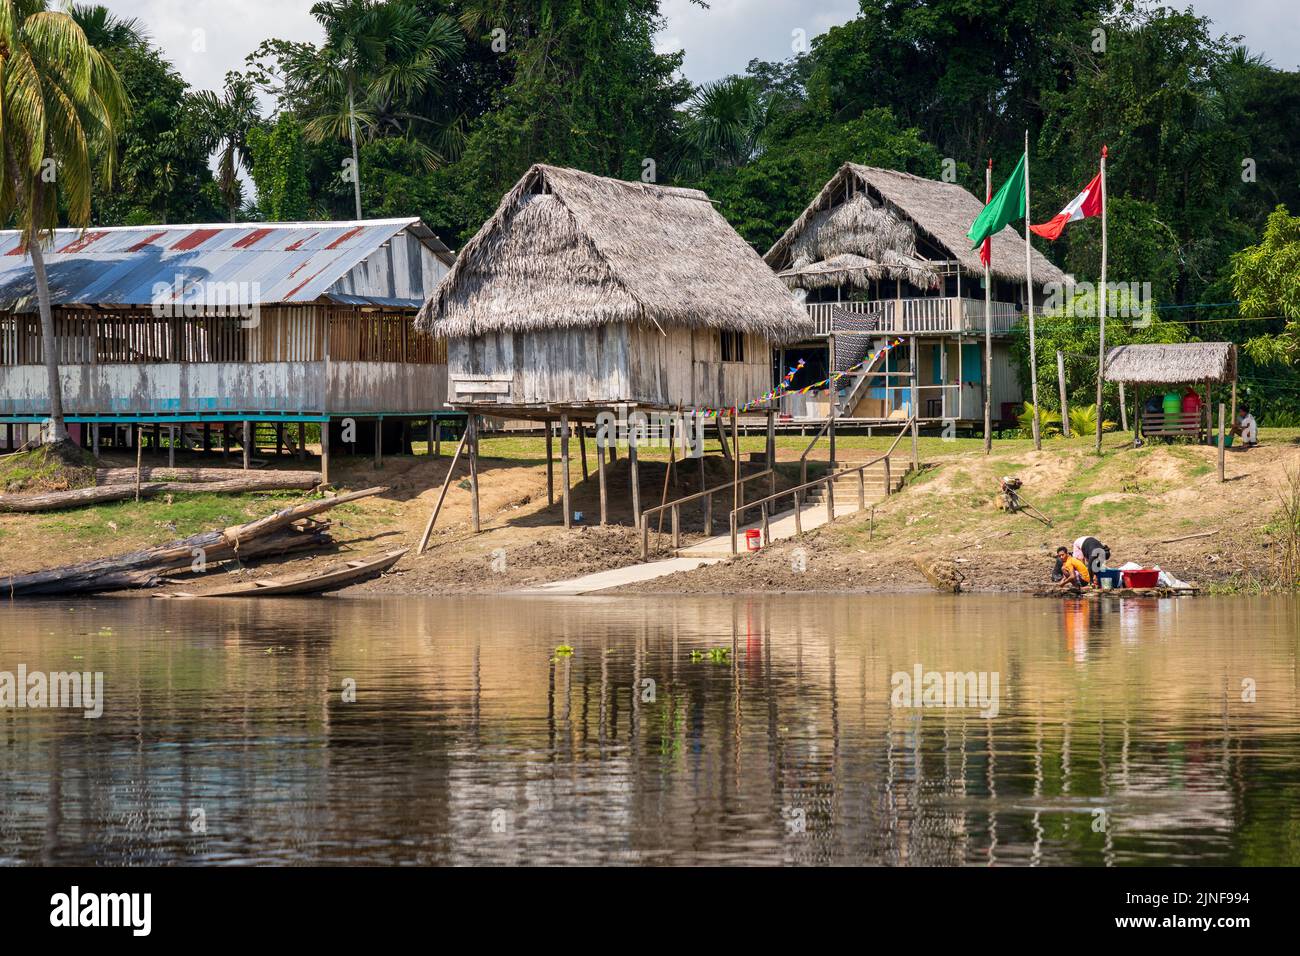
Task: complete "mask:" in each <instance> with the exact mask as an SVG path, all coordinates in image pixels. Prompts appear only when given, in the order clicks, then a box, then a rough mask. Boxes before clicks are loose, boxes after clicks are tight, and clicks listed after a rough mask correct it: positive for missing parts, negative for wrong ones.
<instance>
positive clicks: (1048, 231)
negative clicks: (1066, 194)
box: [1029, 173, 1101, 239]
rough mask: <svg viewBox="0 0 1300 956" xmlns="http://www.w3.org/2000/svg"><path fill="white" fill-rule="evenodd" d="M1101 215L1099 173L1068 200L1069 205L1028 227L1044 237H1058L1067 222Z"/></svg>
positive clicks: (1035, 233)
mask: <svg viewBox="0 0 1300 956" xmlns="http://www.w3.org/2000/svg"><path fill="white" fill-rule="evenodd" d="M1100 215H1101V173H1098V174H1097V175H1096V176H1094V177H1092V182H1090V183H1088V185H1087V186H1084V187H1083V192H1081V193H1079V195H1077V196H1075V197H1074V198H1073V199H1071V200H1070V202H1069V205H1067V206H1066V207H1065V208H1064V209H1062V210H1061V211H1060V212H1058V213H1057V214H1056V215H1055V216H1053V217H1052V218H1051V219H1049V220H1047V222H1045V223H1043V224H1042V225H1038V226H1030V227H1029V229H1030V231H1032V232H1033V233H1034V235H1036V236H1042V237H1043V238H1044V239H1059V238H1060V237H1061V233H1062V232H1064V231H1065V224H1066V223H1067V222H1077V221H1078V220H1080V219H1087V218H1088V217H1089V216H1100Z"/></svg>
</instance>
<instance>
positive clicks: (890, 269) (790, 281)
mask: <svg viewBox="0 0 1300 956" xmlns="http://www.w3.org/2000/svg"><path fill="white" fill-rule="evenodd" d="M887 255H888V259H887V260H886V261H885V262H878V261H877V260H875V259H868V258H867V257H866V256H859V255H855V254H854V253H852V252H842V253H840V254H839V255H836V256H831V257H830V258H828V259H824V260H822V261H820V262H810V263H808V264H807V265H803V264H796V265H795V267H794V268H792V269H787V270H786V271H785V272H781V273H778V275H779V276H780V277H781V280H782V281H783V282H784V283H785V284H786V285H787V286H789V287H790V288H791V289H823V288H834V287H835V286H841V285H848V286H852V287H854V288H856V289H866V288H868V287H869V286H870V285H871V281H872V280H873V279H906V280H907V281H908V282H910V283H912V285H915V286H919V287H921V288H923V289H933V288H935V287H937V286H938V285H939V281H940V280H939V273H938V272H936V271H935V270H934V269H933V268H932V267H931V266H930V265H929V264H928V263H926V261H925V260H924V259H918V258H911V259H906V258H904V257H903V256H902V255H901V254H900V253H897V252H890V253H887Z"/></svg>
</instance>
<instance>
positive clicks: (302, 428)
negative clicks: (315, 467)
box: [298, 422, 307, 461]
mask: <svg viewBox="0 0 1300 956" xmlns="http://www.w3.org/2000/svg"><path fill="white" fill-rule="evenodd" d="M306 457H307V423H306V422H299V423H298V460H299V461H302V460H303V459H305V458H306Z"/></svg>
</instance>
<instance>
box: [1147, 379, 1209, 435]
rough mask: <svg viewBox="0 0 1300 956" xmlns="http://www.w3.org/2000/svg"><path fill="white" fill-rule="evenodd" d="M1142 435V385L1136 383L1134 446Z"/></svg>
mask: <svg viewBox="0 0 1300 956" xmlns="http://www.w3.org/2000/svg"><path fill="white" fill-rule="evenodd" d="M1206 414H1207V415H1208V414H1209V412H1208V410H1207V412H1206ZM1141 435H1142V386H1141V385H1134V386H1133V447H1134V448H1136V447H1137V443H1138V441H1139V440H1140V438H1141Z"/></svg>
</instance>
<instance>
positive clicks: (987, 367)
mask: <svg viewBox="0 0 1300 956" xmlns="http://www.w3.org/2000/svg"><path fill="white" fill-rule="evenodd" d="M992 201H993V159H992V158H991V157H990V158H989V165H988V168H987V169H986V170H984V203H985V205H987V204H988V203H990V202H992ZM984 241H985V242H988V247H989V249H988V252H989V254H988V256H987V257H986V258H985V262H984V454H986V455H987V454H990V453H991V452H992V451H993V318H992V316H993V279H992V277H991V276H990V275H989V263H990V262H992V261H993V243H992V242H989V240H987V239H986V240H984ZM958 358H959V359H960V356H958Z"/></svg>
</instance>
